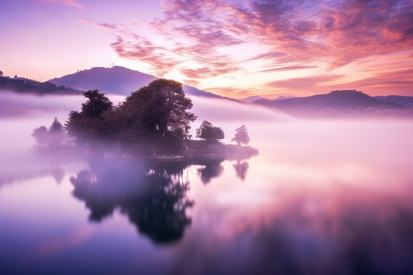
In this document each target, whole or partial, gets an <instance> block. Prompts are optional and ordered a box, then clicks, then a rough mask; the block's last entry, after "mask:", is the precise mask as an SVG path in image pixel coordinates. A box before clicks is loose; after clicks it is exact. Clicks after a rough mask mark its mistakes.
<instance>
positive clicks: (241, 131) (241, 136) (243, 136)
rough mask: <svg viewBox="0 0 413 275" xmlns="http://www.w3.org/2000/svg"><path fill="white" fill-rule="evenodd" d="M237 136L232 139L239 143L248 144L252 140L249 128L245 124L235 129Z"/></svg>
mask: <svg viewBox="0 0 413 275" xmlns="http://www.w3.org/2000/svg"><path fill="white" fill-rule="evenodd" d="M235 132H236V133H235V137H234V138H233V139H232V140H231V141H235V142H236V143H238V145H240V144H241V143H242V144H245V145H247V144H248V143H249V142H250V137H249V135H248V130H247V127H245V125H242V126H241V127H239V128H237V129H235Z"/></svg>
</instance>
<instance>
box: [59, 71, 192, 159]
mask: <svg viewBox="0 0 413 275" xmlns="http://www.w3.org/2000/svg"><path fill="white" fill-rule="evenodd" d="M84 95H85V97H86V98H87V99H88V100H87V101H86V102H85V103H83V104H82V110H81V111H80V112H77V111H72V112H70V114H69V119H68V121H67V122H66V124H65V127H66V130H67V132H68V135H69V136H73V137H75V138H76V142H77V143H80V144H89V145H93V144H104V143H107V142H118V143H119V144H121V146H122V147H123V149H127V150H128V151H129V152H130V153H133V154H142V155H158V154H173V153H179V152H180V151H181V149H182V143H183V141H184V140H186V139H189V138H191V136H190V134H189V129H190V126H189V124H190V122H193V121H195V119H196V118H197V117H196V116H195V115H194V114H193V113H191V112H189V110H190V109H191V108H192V101H191V99H189V98H187V97H186V96H185V92H184V90H183V88H182V84H181V83H179V82H176V81H173V80H166V79H157V80H154V81H153V82H151V83H150V84H149V85H148V86H145V87H142V88H140V89H139V90H137V91H136V92H134V93H132V94H131V95H130V96H129V97H127V98H126V99H125V101H123V102H122V103H120V104H119V105H117V106H114V105H113V103H112V102H111V101H110V100H109V99H108V98H107V97H106V96H105V94H103V93H99V91H98V90H94V91H88V92H86V93H84Z"/></svg>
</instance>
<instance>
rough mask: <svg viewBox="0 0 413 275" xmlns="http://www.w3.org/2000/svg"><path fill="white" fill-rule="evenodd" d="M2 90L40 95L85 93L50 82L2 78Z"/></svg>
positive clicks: (0, 80)
mask: <svg viewBox="0 0 413 275" xmlns="http://www.w3.org/2000/svg"><path fill="white" fill-rule="evenodd" d="M0 90H6V91H13V92H17V93H27V94H28V93H30V94H38V95H80V94H83V91H79V90H76V89H73V88H68V87H64V86H57V85H56V84H53V83H50V82H37V81H34V80H30V79H25V78H9V77H0Z"/></svg>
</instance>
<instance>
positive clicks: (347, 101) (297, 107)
mask: <svg viewBox="0 0 413 275" xmlns="http://www.w3.org/2000/svg"><path fill="white" fill-rule="evenodd" d="M254 103H255V104H259V105H263V106H267V107H272V108H276V109H278V110H281V111H283V112H285V113H288V114H290V115H292V116H296V117H349V116H350V117H351V116H365V115H373V116H376V115H382V114H385V115H396V116H397V115H406V114H408V115H412V114H413V112H412V109H411V108H407V106H405V105H403V104H400V103H395V102H389V101H382V100H379V99H377V98H374V97H371V96H369V95H367V94H365V93H363V92H359V91H356V90H341V91H333V92H330V93H328V94H320V95H313V96H308V97H296V98H290V99H284V100H269V99H261V100H258V101H255V102H254Z"/></svg>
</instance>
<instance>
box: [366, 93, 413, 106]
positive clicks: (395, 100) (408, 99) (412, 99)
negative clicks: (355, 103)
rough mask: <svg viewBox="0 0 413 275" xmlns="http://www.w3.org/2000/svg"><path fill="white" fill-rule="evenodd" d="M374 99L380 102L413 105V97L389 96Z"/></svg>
mask: <svg viewBox="0 0 413 275" xmlns="http://www.w3.org/2000/svg"><path fill="white" fill-rule="evenodd" d="M374 98H376V99H378V100H380V101H387V102H393V103H399V104H403V105H409V104H413V96H401V95H388V96H375V97H374Z"/></svg>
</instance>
